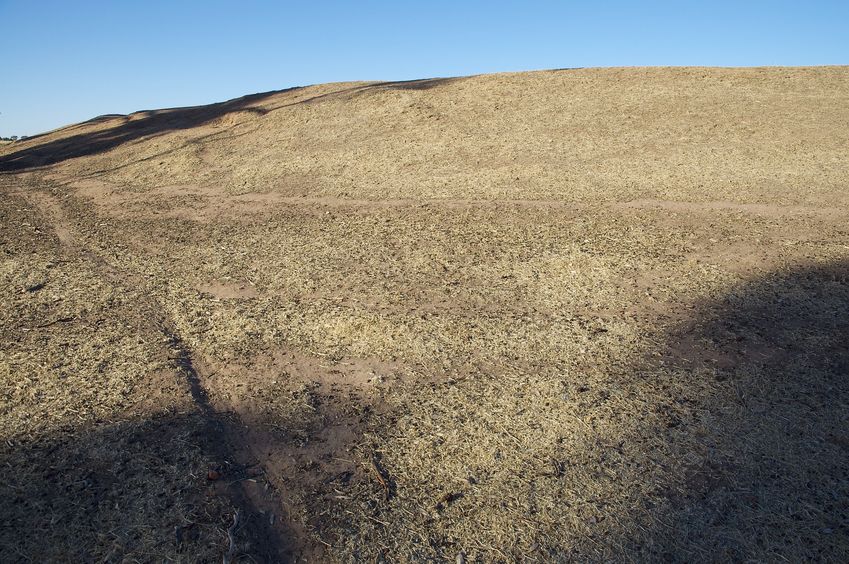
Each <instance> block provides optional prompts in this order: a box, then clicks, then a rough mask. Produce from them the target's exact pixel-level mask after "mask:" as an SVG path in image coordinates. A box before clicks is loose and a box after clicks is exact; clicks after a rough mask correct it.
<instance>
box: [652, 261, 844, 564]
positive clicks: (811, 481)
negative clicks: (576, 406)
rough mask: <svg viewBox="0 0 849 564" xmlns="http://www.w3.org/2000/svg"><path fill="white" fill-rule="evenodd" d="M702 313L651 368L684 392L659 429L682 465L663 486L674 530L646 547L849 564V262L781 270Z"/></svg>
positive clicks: (672, 398) (726, 557)
mask: <svg viewBox="0 0 849 564" xmlns="http://www.w3.org/2000/svg"><path fill="white" fill-rule="evenodd" d="M690 319H691V320H690V321H688V322H686V323H681V324H679V325H678V326H677V327H675V328H674V329H673V330H671V331H669V333H668V338H667V341H666V344H665V345H664V348H663V349H662V355H661V356H660V358H661V359H662V360H661V364H662V366H660V367H658V364H657V362H656V361H654V360H653V361H650V362H649V364H651V366H649V367H648V368H649V369H648V370H647V372H648V373H649V374H651V373H654V374H657V375H658V376H657V378H659V379H660V380H663V379H666V381H665V382H663V381H661V382H654V383H653V384H654V385H657V384H659V386H658V388H657V389H666V390H677V391H674V392H673V391H670V392H669V395H668V397H667V398H666V400H668V401H666V402H665V406H664V407H663V409H662V410H661V411H662V413H658V414H656V415H658V417H659V418H660V420H661V421H662V422H663V423H662V424H660V425H658V427H660V429H658V428H657V427H655V428H654V429H653V431H652V432H654V433H659V434H661V435H663V438H664V442H665V444H666V445H667V446H668V448H669V449H670V450H669V453H670V454H671V455H672V456H673V457H675V456H677V457H678V460H677V461H676V464H675V469H674V470H672V471H671V474H670V476H671V478H670V483H669V485H668V486H667V487H666V488H665V489H664V490H663V491H662V492H659V493H660V494H661V495H660V498H661V499H662V503H661V505H662V507H659V508H657V509H656V511H655V517H657V518H658V519H659V521H660V522H662V523H664V525H663V526H662V527H658V528H656V529H655V530H654V531H653V532H652V534H653V537H654V538H653V539H652V540H651V541H650V542H649V544H650V545H652V546H651V547H650V548H647V547H643V550H647V551H648V552H649V553H650V554H651V558H661V559H666V560H671V561H692V560H693V559H694V558H697V559H700V560H701V559H707V560H710V561H749V560H752V559H754V560H758V561H764V560H767V561H773V560H776V561H800V560H801V561H835V562H836V561H846V558H847V557H849V262H837V263H833V264H828V265H813V266H800V267H796V268H793V269H790V270H786V271H780V272H775V273H771V274H769V275H767V276H764V277H763V278H760V279H757V280H754V281H751V282H749V283H746V284H743V285H741V286H740V287H738V288H737V289H735V290H734V291H732V292H730V293H729V294H728V295H726V296H724V297H723V298H721V299H719V300H717V301H715V302H712V303H705V304H702V305H701V306H700V307H699V308H698V309H697V312H696V313H695V315H694V316H693V317H691V318H690ZM688 389H691V390H692V393H689V392H688ZM637 551H638V553H639V552H640V549H639V548H637ZM644 554H645V553H644Z"/></svg>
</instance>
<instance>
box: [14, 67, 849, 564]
mask: <svg viewBox="0 0 849 564" xmlns="http://www.w3.org/2000/svg"><path fill="white" fill-rule="evenodd" d="M847 155H849V67H819V68H762V69H709V68H681V69H662V68H658V69H639V68H635V69H576V70H561V71H546V72H534V73H519V74H501V75H487V76H474V77H463V78H452V79H428V80H420V81H411V82H401V83H344V84H326V85H319V86H310V87H305V88H296V89H290V90H286V91H280V92H271V93H265V94H256V95H252V96H247V97H244V98H239V99H236V100H231V101H228V102H223V103H221V104H214V105H210V106H202V107H195V108H178V109H166V110H156V111H148V112H139V113H135V114H132V115H130V116H102V117H100V118H96V119H93V120H90V121H88V122H85V123H82V124H77V125H74V126H69V127H66V128H62V129H59V130H56V131H53V132H50V133H47V134H45V135H41V136H38V137H34V138H30V139H28V140H26V141H23V142H16V143H14V144H11V145H3V146H0V192H2V198H0V249H2V250H0V297H2V302H0V303H2V306H0V387H2V389H3V390H4V396H3V399H2V403H0V429H2V431H0V438H2V441H0V461H2V463H3V464H4V465H5V466H6V467H7V468H15V472H14V473H12V474H13V475H10V476H9V479H8V480H5V481H2V483H0V522H2V523H4V524H5V526H4V527H0V545H2V546H4V547H8V551H9V555H13V556H11V557H12V558H13V559H15V558H20V559H22V560H35V561H56V560H66V561H94V560H99V561H109V562H111V561H123V560H127V561H132V560H136V561H153V560H156V561H159V560H165V559H168V560H177V561H216V560H221V559H222V557H225V556H226V557H227V558H229V559H230V560H231V561H233V562H235V561H244V562H250V561H269V562H275V561H290V560H291V561H338V562H352V561H390V562H394V561H421V560H434V561H435V560H439V561H444V560H449V561H451V560H453V561H466V562H473V561H477V562H494V561H503V562H509V561H517V560H528V561H541V562H549V561H611V560H613V561H634V560H638V561H662V560H665V561H693V560H720V561H726V560H730V561H744V560H757V561H772V560H789V561H810V560H817V561H847V560H849V519H847V515H849V502H847V500H849V456H847V449H849V431H847V428H846V424H845V422H846V421H847V420H849V378H847V376H849V229H847V225H849V185H847V182H848V180H847V179H849V159H847V157H846V156H847Z"/></svg>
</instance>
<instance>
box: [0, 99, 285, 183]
mask: <svg viewBox="0 0 849 564" xmlns="http://www.w3.org/2000/svg"><path fill="white" fill-rule="evenodd" d="M280 92H285V91H283V90H281V91H272V92H264V93H261V94H252V95H250V96H243V97H241V98H236V99H234V100H229V101H227V102H221V103H218V104H210V105H207V106H195V107H188V108H171V109H163V110H152V111H146V112H137V113H135V114H131V115H129V116H120V117H114V116H113V117H110V116H101V117H97V118H94V119H92V120H89V121H87V122H83V124H78V125H75V126H70V127H69V128H66V129H68V130H70V131H73V130H74V129H76V128H78V127H79V126H80V125H96V124H97V123H98V122H103V121H110V120H120V123H119V125H117V126H115V127H111V128H109V129H103V130H100V131H87V132H84V133H78V134H75V135H70V136H67V137H61V138H59V139H54V140H53V141H48V142H46V143H41V144H36V145H31V143H33V142H37V141H38V136H36V137H31V138H29V139H27V145H28V146H27V147H26V148H25V149H22V150H20V151H17V152H15V153H12V154H10V155H6V156H3V157H0V171H6V172H14V171H20V170H25V169H31V168H37V167H44V166H49V165H53V164H56V163H59V162H62V161H65V160H67V159H73V158H77V157H84V156H87V155H94V154H97V153H102V152H105V151H109V150H110V149H114V148H115V147H117V146H119V145H123V144H124V143H129V142H132V141H135V140H138V139H144V138H150V137H155V136H158V135H162V134H163V133H166V132H168V131H174V130H178V129H190V128H193V127H197V126H199V125H202V124H204V123H207V122H210V121H213V120H215V119H217V118H220V117H222V116H224V115H226V114H228V113H231V112H238V111H247V112H252V113H256V114H258V115H263V114H265V113H266V112H267V110H265V109H263V108H258V107H254V105H255V104H257V103H259V102H261V101H262V100H264V99H266V98H268V97H270V96H274V95H276V94H279V93H280Z"/></svg>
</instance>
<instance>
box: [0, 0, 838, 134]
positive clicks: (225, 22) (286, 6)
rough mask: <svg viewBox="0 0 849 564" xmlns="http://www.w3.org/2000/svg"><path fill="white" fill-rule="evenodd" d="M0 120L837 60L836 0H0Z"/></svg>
mask: <svg viewBox="0 0 849 564" xmlns="http://www.w3.org/2000/svg"><path fill="white" fill-rule="evenodd" d="M0 53H2V55H0V57H1V58H0V135H2V136H9V135H31V134H34V133H38V132H42V131H45V130H48V129H52V128H55V127H58V126H60V125H65V124H68V123H73V122H77V121H81V120H84V119H88V118H91V117H94V116H96V115H99V114H105V113H129V112H132V111H135V110H140V109H152V108H160V107H169V106H184V105H195V104H205V103H209V102H216V101H221V100H225V99H229V98H234V97H237V96H241V95H243V94H249V93H253V92H260V91H267V90H276V89H281V88H286V87H289V86H297V85H306V84H315V83H320V82H333V81H343V80H372V79H373V80H401V79H413V78H424V77H432V76H457V75H467V74H477V73H489V72H500V71H518V70H532V69H546V68H563V67H600V66H636V65H709V66H752V65H826V64H832V65H833V64H849V0H841V1H834V0H831V1H826V0H807V1H806V0H797V1H794V2H789V1H782V0H775V1H759V0H752V1H749V0H714V1H704V2H688V1H686V0H679V1H675V2H673V1H663V2H661V1H656V2H655V1H651V0H646V1H632V2H624V1H609V2H604V1H591V0H586V1H583V2H570V1H561V2H536V1H525V2H521V1H516V2H498V1H490V2H462V1H460V0H457V1H453V2H450V1H444V2H443V1H420V2H404V1H400V0H399V1H397V2H370V1H367V0H360V1H351V2H330V1H327V2H318V1H310V0H301V1H298V2H284V1H279V2H270V1H269V2H259V1H250V0H243V1H238V2H236V1H233V2H221V1H213V0H206V1H198V2H189V1H180V0H171V1H161V0H147V1H130V0H126V1H125V0H112V1H100V2H95V1H86V0H78V1H69V0H65V1H45V0H40V1H34V0H0Z"/></svg>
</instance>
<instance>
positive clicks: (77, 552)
mask: <svg viewBox="0 0 849 564" xmlns="http://www.w3.org/2000/svg"><path fill="white" fill-rule="evenodd" d="M218 438H219V435H218V434H216V433H210V429H209V420H208V418H207V417H205V416H204V415H202V414H197V413H194V414H192V413H189V414H170V415H169V414H161V415H159V416H157V417H154V418H151V419H147V420H128V421H122V422H116V423H113V424H108V425H98V426H96V427H93V428H91V429H89V430H88V431H79V430H70V429H69V430H57V431H55V432H53V433H50V434H47V435H45V436H41V437H34V438H32V439H27V440H23V441H19V442H16V443H6V442H5V441H4V443H3V444H2V445H0V463H2V466H3V468H4V469H5V470H4V474H5V475H4V478H3V480H0V546H2V547H3V558H2V559H3V561H4V562H122V561H136V562H153V561H158V562H164V561H173V559H174V558H175V557H177V558H178V559H179V560H181V561H190V562H196V561H218V562H220V561H221V559H222V556H223V555H225V554H228V553H229V554H230V557H231V558H230V561H231V562H282V561H288V560H289V559H290V558H291V555H290V554H289V553H288V552H287V550H285V549H283V548H282V547H280V546H278V545H276V544H275V540H274V539H275V537H274V535H273V534H272V533H271V532H270V531H271V526H270V522H271V520H272V519H273V517H271V515H270V514H267V513H263V512H261V511H256V510H252V509H251V507H250V505H247V506H245V505H244V504H240V503H239V502H238V498H241V497H243V496H242V494H241V493H240V492H239V491H238V488H239V487H240V484H241V483H242V481H244V480H246V479H251V480H253V481H263V479H264V477H263V475H262V474H260V473H252V468H251V467H245V466H243V465H242V466H239V465H235V464H234V463H233V461H232V460H229V459H227V458H223V457H222V455H221V451H222V446H221V445H218V444H216V441H217V440H218ZM236 513H238V515H239V517H238V523H236V525H235V526H234V524H233V520H234V516H235V514H236ZM277 517H278V518H279V516H277ZM279 526H280V525H279V523H278V524H277V527H279ZM228 532H229V536H228ZM231 537H232V541H231V540H230V538H231ZM231 547H232V550H231Z"/></svg>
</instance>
